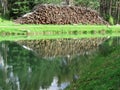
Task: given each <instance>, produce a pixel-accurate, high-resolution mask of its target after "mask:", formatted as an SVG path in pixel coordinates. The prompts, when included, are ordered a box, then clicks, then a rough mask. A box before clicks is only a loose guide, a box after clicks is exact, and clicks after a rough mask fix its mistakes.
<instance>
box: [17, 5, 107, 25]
mask: <svg viewBox="0 0 120 90" xmlns="http://www.w3.org/2000/svg"><path fill="white" fill-rule="evenodd" d="M15 22H16V23H20V24H108V23H107V22H106V21H104V20H103V19H102V18H101V17H100V16H99V14H98V13H97V12H96V11H93V10H91V9H87V8H82V7H77V6H57V5H37V6H35V7H34V8H33V10H32V12H30V13H27V14H25V15H24V16H22V17H19V18H18V19H16V20H15Z"/></svg>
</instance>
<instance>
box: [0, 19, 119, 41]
mask: <svg viewBox="0 0 120 90" xmlns="http://www.w3.org/2000/svg"><path fill="white" fill-rule="evenodd" d="M23 35H24V38H23ZM3 36H4V37H5V38H3ZM17 36H18V37H17ZM107 36H120V26H106V25H79V24H78V25H33V24H32V25H25V24H24V25H21V24H15V23H13V22H12V21H7V20H2V19H1V22H0V40H14V39H19V40H20V39H24V40H26V39H27V40H29V39H54V38H55V39H56V38H92V37H107ZM14 37H16V38H14ZM10 38H11V39H10Z"/></svg>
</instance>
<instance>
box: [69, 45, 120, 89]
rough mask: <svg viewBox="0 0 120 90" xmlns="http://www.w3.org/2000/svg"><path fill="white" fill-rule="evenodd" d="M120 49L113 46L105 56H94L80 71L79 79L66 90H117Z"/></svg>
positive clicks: (119, 74) (119, 78) (119, 76)
mask: <svg viewBox="0 0 120 90" xmlns="http://www.w3.org/2000/svg"><path fill="white" fill-rule="evenodd" d="M119 54H120V47H117V46H115V49H114V50H113V52H111V53H109V54H108V55H107V56H101V55H96V56H95V57H93V58H91V63H89V64H88V65H87V67H84V68H83V69H82V71H83V73H81V77H80V78H79V80H78V81H77V82H75V83H74V84H73V85H71V87H69V88H68V90H73V89H74V88H76V90H94V89H95V90H109V89H111V90H119V84H120V55H119Z"/></svg>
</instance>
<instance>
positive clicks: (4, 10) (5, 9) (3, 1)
mask: <svg viewBox="0 0 120 90" xmlns="http://www.w3.org/2000/svg"><path fill="white" fill-rule="evenodd" d="M0 1H1V5H2V8H3V15H5V14H6V13H7V12H8V5H7V4H8V2H7V0H0Z"/></svg>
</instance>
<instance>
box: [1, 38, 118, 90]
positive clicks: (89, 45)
mask: <svg viewBox="0 0 120 90" xmlns="http://www.w3.org/2000/svg"><path fill="white" fill-rule="evenodd" d="M114 45H120V37H114V38H113V37H109V38H108V37H104V38H81V39H76V38H74V39H71V38H69V39H40V40H17V41H1V42H0V90H64V89H66V88H67V87H68V86H70V84H71V83H72V82H75V81H76V80H78V79H79V78H80V72H81V69H82V67H83V66H84V67H86V66H87V64H88V63H90V61H89V58H91V57H94V56H95V55H96V54H102V55H107V54H109V52H110V50H111V49H112V47H113V46H114Z"/></svg>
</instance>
